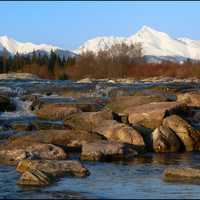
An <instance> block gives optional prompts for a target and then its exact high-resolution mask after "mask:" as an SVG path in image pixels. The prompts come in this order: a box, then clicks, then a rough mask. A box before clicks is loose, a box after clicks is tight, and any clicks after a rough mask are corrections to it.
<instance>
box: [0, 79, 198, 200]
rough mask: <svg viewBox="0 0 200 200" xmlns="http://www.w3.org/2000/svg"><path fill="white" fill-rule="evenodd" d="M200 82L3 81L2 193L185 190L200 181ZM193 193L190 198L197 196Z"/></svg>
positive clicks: (97, 193) (112, 194)
mask: <svg viewBox="0 0 200 200" xmlns="http://www.w3.org/2000/svg"><path fill="white" fill-rule="evenodd" d="M199 83H200V82H199V80H197V79H195V80H194V79H191V80H190V79H188V80H178V79H177V80H174V79H171V78H165V79H159V78H153V79H148V80H143V81H130V80H129V81H122V80H121V81H119V80H118V81H116V80H115V81H114V80H112V81H111V80H82V81H70V80H68V81H49V80H40V79H35V78H34V77H32V78H29V79H26V80H19V79H18V80H17V79H16V77H15V76H14V78H13V77H11V78H9V79H5V78H4V80H0V163H1V165H0V180H1V181H2V182H1V183H2V184H3V185H4V187H1V188H2V189H0V190H2V191H1V194H2V195H3V196H4V197H5V196H6V195H8V196H10V197H12V195H13V194H16V196H17V197H19V198H20V197H26V196H29V195H31V194H33V196H35V197H37V195H39V193H40V192H41V194H43V195H44V197H52V198H55V196H53V195H52V191H54V192H53V193H54V194H57V197H58V198H62V197H64V196H63V195H70V194H71V197H72V198H76V196H77V195H78V196H79V195H81V196H83V197H84V196H85V197H91V198H93V197H96V198H101V197H103V198H108V197H110V198H114V197H117V195H118V192H117V191H121V190H123V188H124V197H131V195H133V191H136V190H138V189H139V188H140V187H142V186H141V184H140V183H141V182H144V187H145V181H147V182H148V179H149V180H152V181H154V183H155V184H158V183H159V184H161V188H162V191H163V192H165V188H166V187H165V186H166V185H167V186H168V187H172V188H173V190H172V191H176V190H180V191H181V189H182V188H183V186H182V185H181V184H180V183H185V184H186V185H187V184H189V183H190V184H191V183H193V184H194V183H195V184H197V183H199V180H200V171H199V168H198V167H199V166H198V164H197V163H195V159H194V158H196V157H199V154H198V152H199V150H200V124H199V121H200V92H199V86H200V84H199ZM74 155H76V156H74ZM168 159H169V160H168ZM190 159H191V160H192V161H191V160H190ZM163 160H164V161H163ZM166 160H167V161H166ZM133 163H134V164H133ZM147 166H148V167H150V168H148V170H152V172H153V173H152V174H151V173H150V174H151V175H148V173H147V171H148V170H147ZM168 167H170V168H168ZM191 167H192V168H191ZM15 169H16V170H15ZM124 170H127V171H126V173H125V172H124ZM140 170H141V171H140ZM146 170H147V171H146ZM183 170H184V171H186V172H187V173H183ZM111 172H112V173H111ZM113 173H114V174H113ZM133 173H136V175H134V176H133ZM4 174H7V175H8V176H7V177H8V178H9V179H10V180H8V181H9V182H10V184H11V185H12V186H13V188H14V189H13V190H14V193H12V191H10V189H9V186H8V187H6V183H5V181H4V180H3V176H4ZM194 174H195V176H194ZM129 176H130V177H132V179H130V177H129ZM103 177H104V179H105V180H106V181H105V180H104V179H102V178H103ZM111 177H112V178H111ZM111 179H112V180H113V182H112V180H111ZM138 181H139V182H140V183H139V182H138ZM165 181H166V182H165ZM174 181H175V182H179V184H174V183H173V182H174ZM94 182H95V183H96V186H93V190H91V189H89V185H90V184H92V183H94ZM133 182H134V183H133ZM66 183H67V185H68V186H69V188H68V190H67V193H66V187H65V186H64V185H65V184H66ZM110 183H112V185H111V184H110ZM130 183H132V184H133V185H132V187H133V188H130V187H129V186H128V185H130ZM14 185H15V186H14ZM123 185H125V187H124V186H123ZM147 185H148V184H147ZM44 186H45V187H44ZM47 186H48V187H47ZM104 186H105V187H106V188H104ZM27 187H28V189H27ZM102 188H104V189H105V193H101V192H100V191H101V189H102ZM195 188H196V187H195V186H193V187H190V191H188V194H190V192H191V193H192V191H193V192H195V193H193V194H197V193H198V192H197V191H196V189H195ZM155 189H156V188H152V191H153V190H155ZM64 190H65V192H64ZM139 190H140V192H139V191H138V192H137V195H138V197H141V196H145V195H146V196H147V197H148V195H149V194H150V193H151V194H152V191H150V190H149V189H148V187H146V191H145V188H143V189H141V188H140V189H139ZM9 191H10V192H9ZM39 191H40V192H39ZM55 191H56V193H55ZM179 194H180V196H179V197H186V196H187V195H186V193H184V192H183V191H182V192H180V193H179ZM154 195H155V194H154ZM157 195H158V196H155V197H157V198H158V197H162V195H163V194H162V193H157ZM168 195H169V197H171V195H172V194H171V193H168ZM67 197H69V196H67ZM177 197H178V196H177ZM196 197H197V196H196ZM194 198H195V196H194Z"/></svg>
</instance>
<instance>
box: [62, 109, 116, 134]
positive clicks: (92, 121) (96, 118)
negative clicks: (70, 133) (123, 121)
mask: <svg viewBox="0 0 200 200" xmlns="http://www.w3.org/2000/svg"><path fill="white" fill-rule="evenodd" d="M111 119H113V114H112V111H111V110H107V109H106V110H102V111H98V112H82V113H75V114H72V115H70V116H68V117H67V118H66V119H65V125H66V126H69V127H71V128H73V129H80V130H86V131H93V129H94V128H95V127H96V126H97V125H99V124H100V123H101V122H102V121H104V120H111Z"/></svg>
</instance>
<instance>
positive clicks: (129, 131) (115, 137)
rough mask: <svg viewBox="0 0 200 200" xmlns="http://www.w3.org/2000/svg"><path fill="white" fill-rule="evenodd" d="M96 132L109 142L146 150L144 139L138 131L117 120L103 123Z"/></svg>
mask: <svg viewBox="0 0 200 200" xmlns="http://www.w3.org/2000/svg"><path fill="white" fill-rule="evenodd" d="M94 132H97V133H99V134H101V135H103V136H105V137H106V138H107V139H108V140H112V141H117V142H122V143H128V144H132V145H134V146H135V147H138V148H143V149H144V148H145V143H144V140H143V137H142V136H141V134H140V133H139V132H138V131H137V130H135V129H134V128H132V127H130V126H128V125H126V124H123V123H119V122H117V121H115V120H104V121H102V123H100V124H99V126H97V128H95V129H94Z"/></svg>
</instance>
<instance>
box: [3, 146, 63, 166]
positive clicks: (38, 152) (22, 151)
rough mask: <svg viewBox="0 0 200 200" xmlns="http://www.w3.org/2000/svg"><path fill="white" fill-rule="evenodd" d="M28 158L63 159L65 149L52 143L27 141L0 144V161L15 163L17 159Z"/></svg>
mask: <svg viewBox="0 0 200 200" xmlns="http://www.w3.org/2000/svg"><path fill="white" fill-rule="evenodd" d="M26 158H30V159H35V158H37V159H49V160H57V159H65V158H67V154H66V153H65V151H64V150H63V149H62V148H60V147H58V146H55V145H52V144H42V143H32V144H31V143H27V142H24V143H23V142H22V143H21V145H16V144H14V143H8V144H7V145H5V144H1V147H0V161H1V162H3V163H7V164H17V163H18V162H19V161H21V160H23V159H26Z"/></svg>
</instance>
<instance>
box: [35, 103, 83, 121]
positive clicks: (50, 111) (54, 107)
mask: <svg viewBox="0 0 200 200" xmlns="http://www.w3.org/2000/svg"><path fill="white" fill-rule="evenodd" d="M77 112H81V110H80V109H79V108H77V106H74V105H67V104H44V105H43V106H42V107H41V108H40V109H39V110H38V111H37V112H36V115H37V116H38V117H39V118H41V119H49V120H63V119H65V118H66V117H67V116H68V115H71V114H73V113H77Z"/></svg>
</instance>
